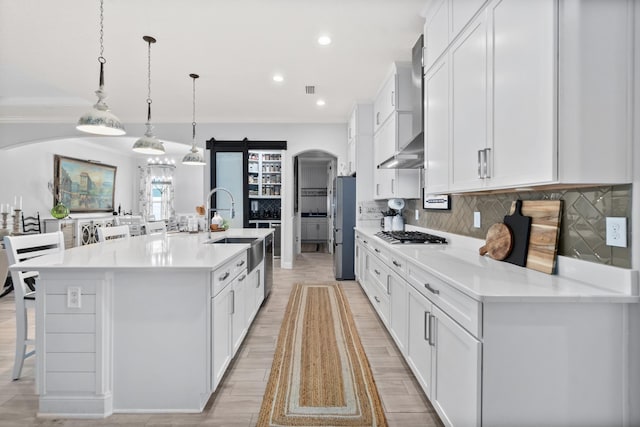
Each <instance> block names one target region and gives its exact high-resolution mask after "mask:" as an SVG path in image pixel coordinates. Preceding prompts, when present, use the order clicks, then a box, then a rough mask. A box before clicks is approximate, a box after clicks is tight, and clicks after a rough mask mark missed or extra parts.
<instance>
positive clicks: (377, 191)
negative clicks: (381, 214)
mask: <svg viewBox="0 0 640 427" xmlns="http://www.w3.org/2000/svg"><path fill="white" fill-rule="evenodd" d="M379 195H380V184H376V196H379Z"/></svg>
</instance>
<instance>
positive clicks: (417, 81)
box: [378, 35, 424, 169]
mask: <svg viewBox="0 0 640 427" xmlns="http://www.w3.org/2000/svg"><path fill="white" fill-rule="evenodd" d="M423 46H424V43H423V36H422V35H421V36H420V38H419V39H418V41H417V42H416V44H415V45H414V46H413V49H412V61H411V63H412V67H411V81H412V85H411V86H412V88H413V91H412V94H411V95H412V96H411V100H412V116H411V126H412V131H413V132H412V135H413V136H412V137H411V138H410V139H409V141H400V142H402V143H403V144H402V145H403V146H404V148H402V149H401V150H400V151H398V152H396V153H394V155H393V156H391V157H389V158H388V159H387V160H385V161H384V162H382V163H380V164H379V165H378V169H420V168H423V167H424V115H423V113H422V106H423V105H424V90H423V88H422V82H423V73H422V50H423Z"/></svg>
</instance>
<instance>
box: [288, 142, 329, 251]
mask: <svg viewBox="0 0 640 427" xmlns="http://www.w3.org/2000/svg"><path fill="white" fill-rule="evenodd" d="M293 163H294V187H295V196H294V212H295V217H296V226H295V227H294V232H295V233H296V239H295V242H296V247H295V254H296V255H298V254H300V253H302V252H328V253H333V233H332V232H331V230H332V222H333V218H332V212H331V209H330V207H331V190H332V182H333V179H334V178H335V176H336V164H337V158H336V157H335V156H334V155H333V154H331V153H328V152H325V151H322V150H309V151H305V152H302V153H299V154H298V155H297V156H295V158H294V162H293Z"/></svg>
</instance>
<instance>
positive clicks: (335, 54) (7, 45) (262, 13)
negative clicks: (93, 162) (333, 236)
mask: <svg viewBox="0 0 640 427" xmlns="http://www.w3.org/2000/svg"><path fill="white" fill-rule="evenodd" d="M425 4H426V0H268V1H267V0H226V1H223V0H181V1H179V0H153V1H152V0H105V4H104V15H105V17H104V27H105V30H104V48H105V50H104V56H105V58H106V59H107V64H106V68H105V89H106V91H107V93H108V95H109V97H108V98H107V103H108V105H109V106H110V108H111V111H112V112H113V113H114V114H116V115H117V116H118V117H119V118H120V119H121V120H122V121H123V122H124V123H142V122H144V121H145V119H146V97H147V70H146V68H147V44H146V42H144V41H143V40H142V36H144V35H151V36H153V37H155V38H156V39H157V43H156V44H154V45H152V48H151V96H152V99H153V116H152V122H154V123H190V122H191V120H192V119H191V115H192V80H191V78H190V77H189V73H197V74H199V75H200V79H198V81H197V82H196V121H197V122H212V123H222V122H247V123H249V122H251V123H253V122H263V123H264V122H281V123H294V122H295V123H313V122H315V123H336V122H345V121H346V118H347V116H348V113H349V110H350V108H351V106H352V105H353V103H354V102H355V101H365V100H370V99H372V98H373V96H374V95H375V92H376V91H377V90H378V88H379V85H380V84H381V83H382V80H383V79H384V77H385V75H386V74H387V73H388V71H389V67H390V65H391V62H392V61H394V60H402V61H410V57H411V47H412V46H413V44H414V42H415V41H416V40H417V38H418V36H419V34H420V32H421V30H422V23H423V18H421V17H420V14H421V12H422V10H423V8H424V5H425ZM98 19H99V0H93V1H88V0H57V1H51V0H0V122H4V123H12V122H35V123H41V122H54V123H55V122H75V121H77V119H78V118H79V116H80V115H81V114H82V113H83V112H85V110H87V109H89V108H90V106H91V105H92V104H93V103H94V102H95V100H96V97H95V95H93V92H94V91H95V90H96V89H97V86H98V70H99V66H98V61H97V57H98V54H99V44H98V29H99V26H98ZM324 33H326V34H329V35H330V36H331V38H332V39H333V43H332V44H331V45H330V46H319V45H318V44H317V43H316V39H317V37H318V36H319V35H320V34H324ZM275 72H280V73H281V74H282V75H283V76H284V78H285V80H284V82H283V83H280V84H276V83H275V82H273V81H272V75H273V74H274V73H275ZM305 85H315V86H316V95H307V94H305ZM319 97H322V98H323V99H325V100H326V103H327V104H326V106H324V107H322V108H320V107H318V106H316V104H315V102H316V100H317V98H319Z"/></svg>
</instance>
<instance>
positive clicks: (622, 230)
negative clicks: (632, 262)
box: [606, 216, 627, 248]
mask: <svg viewBox="0 0 640 427" xmlns="http://www.w3.org/2000/svg"><path fill="white" fill-rule="evenodd" d="M606 221H607V246H617V247H620V248H626V247H627V218H626V217H612V216H608V217H607V219H606Z"/></svg>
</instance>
